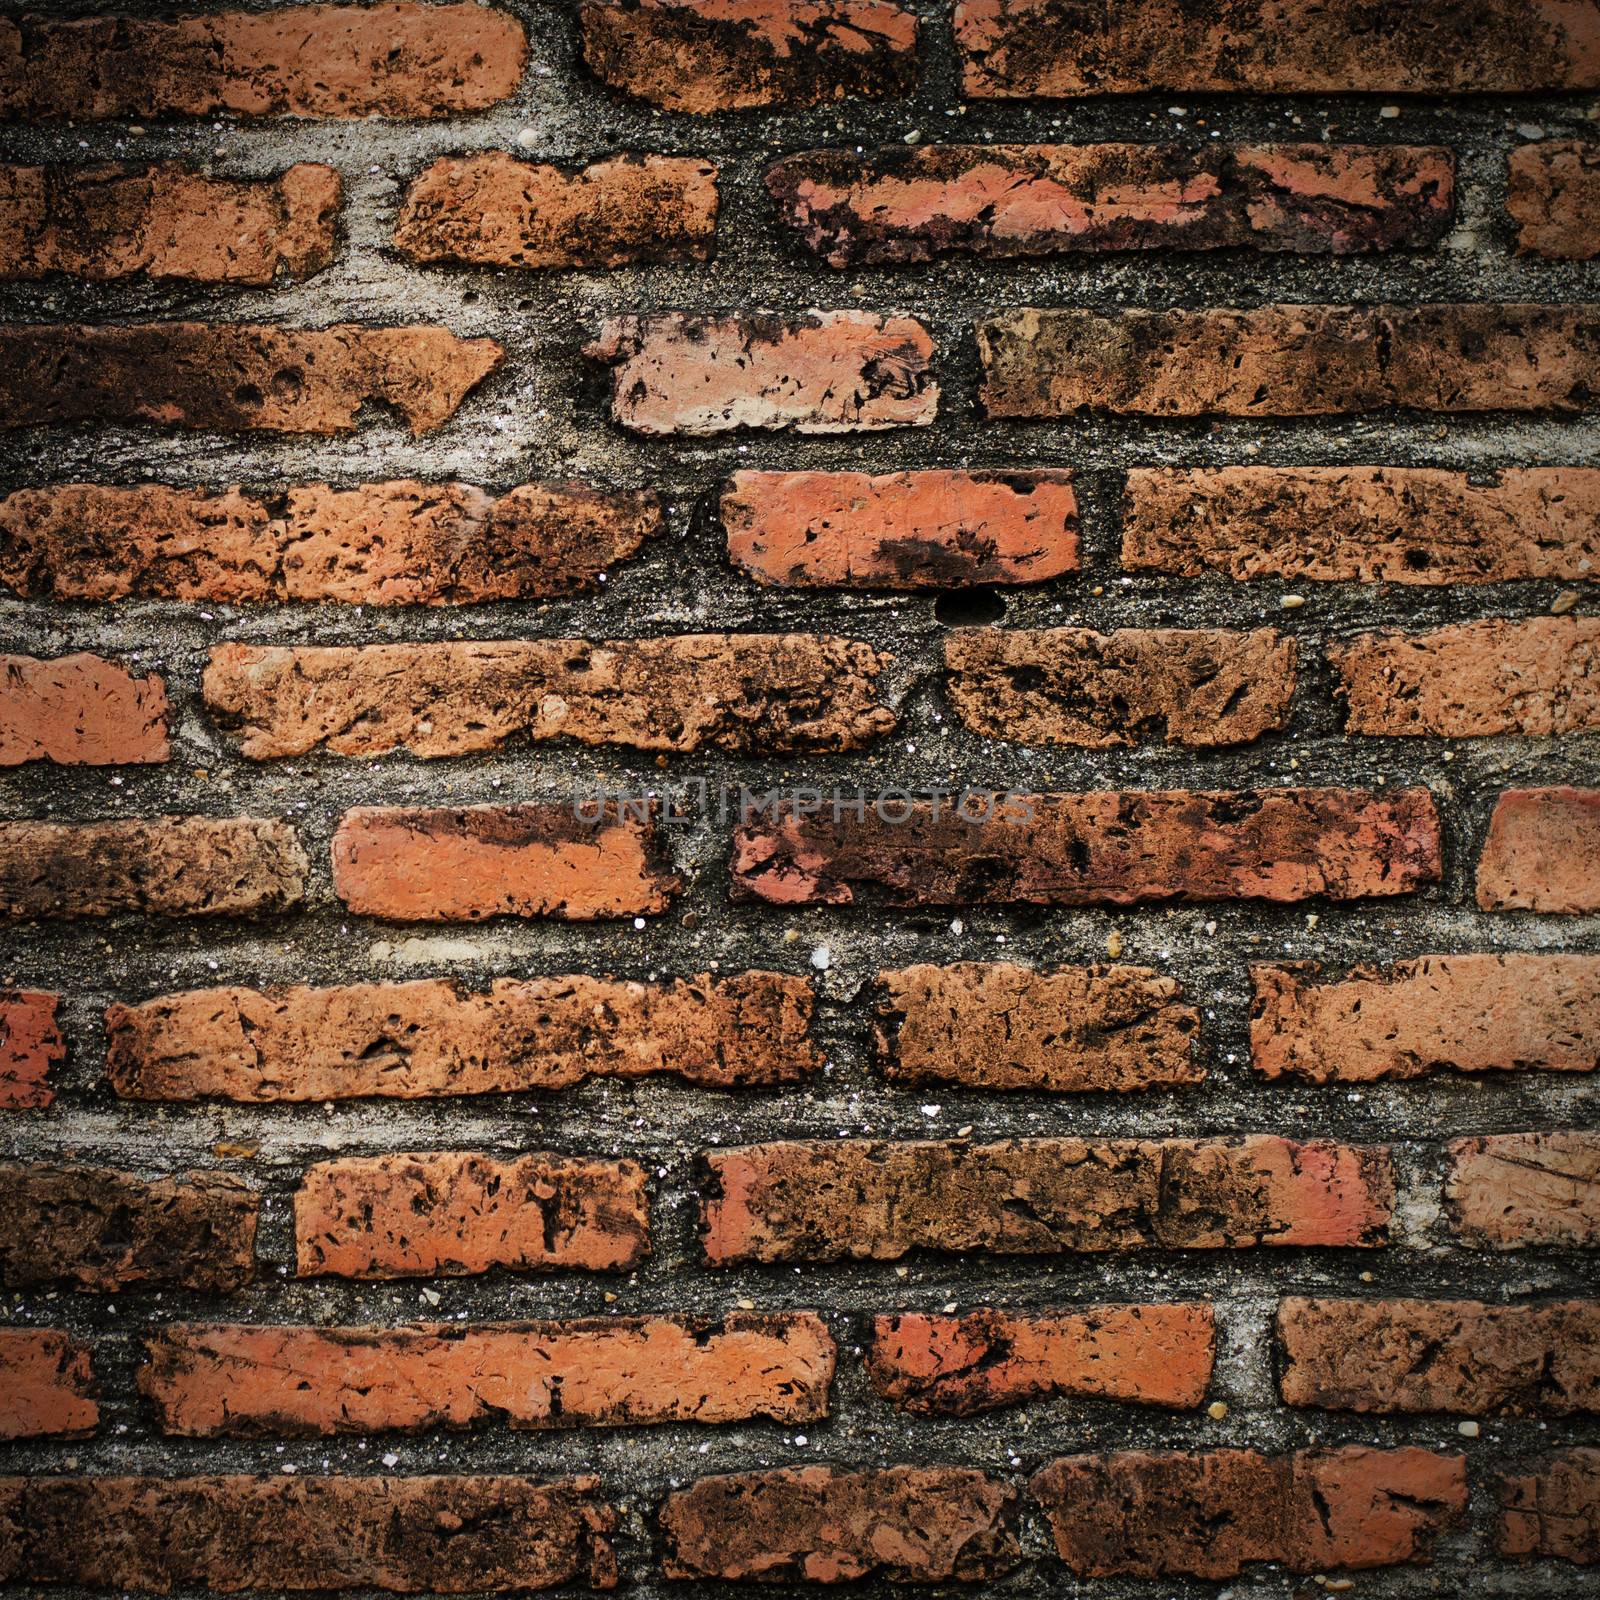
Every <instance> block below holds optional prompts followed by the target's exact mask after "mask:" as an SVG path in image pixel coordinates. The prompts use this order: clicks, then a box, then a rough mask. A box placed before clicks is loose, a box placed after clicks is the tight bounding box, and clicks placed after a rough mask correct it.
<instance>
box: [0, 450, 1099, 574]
mask: <svg viewBox="0 0 1600 1600" xmlns="http://www.w3.org/2000/svg"><path fill="white" fill-rule="evenodd" d="M3 505H4V503H3V502H0V515H3ZM722 523H723V526H724V527H725V528H726V529H727V532H728V559H729V560H730V561H732V562H733V564H734V565H735V566H736V567H739V568H740V569H741V570H743V571H744V572H746V573H748V574H749V575H750V576H751V577H752V578H754V579H755V580H756V582H757V583H765V584H773V585H777V586H780V587H785V588H794V589H960V588H965V587H967V586H968V585H971V584H1016V583H1040V582H1043V581H1044V580H1045V579H1046V578H1057V577H1060V576H1061V575H1062V574H1063V573H1067V572H1076V571H1077V570H1078V501H1077V497H1076V496H1075V495H1074V494H1073V491H1072V474H1071V473H1070V472H1055V471H1049V470H1040V471H1037V472H953V471H925V472H886V473H882V474H879V475H878V476H873V475H872V474H871V473H866V472H736V473H734V475H733V477H732V479H730V480H729V482H728V485H727V487H726V488H725V489H724V491H723V495H722Z"/></svg>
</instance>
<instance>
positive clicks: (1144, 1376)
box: [867, 1305, 1217, 1417]
mask: <svg viewBox="0 0 1600 1600" xmlns="http://www.w3.org/2000/svg"><path fill="white" fill-rule="evenodd" d="M1216 1346H1217V1338H1216V1320H1215V1318H1214V1316H1213V1315H1212V1310H1211V1307H1210V1306H1209V1305H1150V1306H1091V1307H1089V1308H1088V1309H1086V1310H1083V1311H1044V1312H1032V1313H1025V1312H1012V1311H992V1310H988V1309H985V1310H982V1311H971V1312H968V1313H967V1314H966V1315H965V1316H960V1317H957V1316H927V1315H924V1314H922V1313H919V1312H911V1311H904V1312H900V1313H898V1314H896V1315H893V1316H882V1317H875V1318H874V1319H873V1325H872V1347H871V1349H870V1350H869V1351H868V1353H867V1375H868V1377H869V1378H871V1380H872V1387H873V1388H874V1389H875V1390H876V1391H877V1392H878V1394H880V1395H881V1396H882V1397H883V1398H884V1399H885V1400H889V1401H892V1402H893V1403H894V1404H895V1405H897V1406H900V1407H901V1408H902V1409H903V1410H906V1411H914V1412H919V1413H922V1414H924V1415H948V1416H958V1417H964V1416H970V1415H972V1413H974V1412H976V1411H990V1410H993V1409H994V1407H996V1406H1009V1405H1016V1404H1017V1403H1018V1402H1019V1401H1024V1400H1035V1399H1039V1398H1041V1397H1044V1396H1050V1395H1071V1396H1073V1397H1075V1398H1095V1399H1107V1400H1132V1401H1136V1402H1138V1403H1139V1404H1140V1405H1151V1406H1175V1407H1180V1408H1187V1407H1192V1406H1197V1405H1199V1404H1200V1402H1201V1401H1202V1400H1203V1399H1204V1398H1205V1393H1206V1389H1207V1388H1208V1387H1209V1385H1210V1383H1211V1367H1212V1362H1213V1361H1214V1360H1215V1357H1216Z"/></svg>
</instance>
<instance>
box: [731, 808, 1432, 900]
mask: <svg viewBox="0 0 1600 1600" xmlns="http://www.w3.org/2000/svg"><path fill="white" fill-rule="evenodd" d="M941 804H942V809H937V814H936V808H938V807H940V806H941ZM986 806H987V809H985V807H986ZM888 815H889V816H891V817H898V815H899V811H898V809H894V808H891V809H890V810H889V812H888ZM965 816H966V817H971V818H973V819H974V820H971V821H968V820H965V819H964V816H963V814H961V813H959V812H958V802H957V800H956V799H954V798H952V799H951V800H949V801H946V802H942V803H940V802H934V801H920V802H917V805H916V808H915V810H914V811H913V813H912V815H911V816H910V818H909V819H908V820H906V821H904V822H898V821H894V822H891V821H885V820H884V819H883V818H882V817H880V816H879V815H878V813H877V811H876V810H874V809H873V808H871V807H869V808H868V809H867V813H866V820H865V822H862V821H860V820H858V819H856V818H855V817H854V816H853V815H850V814H848V813H846V814H845V815H844V816H843V818H842V819H840V820H835V818H834V816H833V814H832V812H831V811H827V810H825V811H824V812H823V813H821V814H818V815H815V816H798V815H796V814H795V813H794V812H793V810H788V811H785V812H783V813H781V814H780V815H779V816H778V817H777V818H776V819H775V820H774V821H772V822H766V821H762V822H752V823H749V824H747V825H744V826H741V827H740V828H738V829H737V830H736V831H735V834H734V854H733V883H732V892H733V894H734V897H735V898H736V899H759V900H770V901H775V902H777V903H779V904H784V905H850V904H852V903H853V902H854V901H855V899H856V897H857V895H858V894H862V893H863V892H864V891H871V893H870V894H867V895H866V896H865V898H868V899H871V900H875V901H883V902H887V903H889V904H892V905H1005V904H1016V905H1137V904H1139V903H1141V902H1143V901H1151V900H1234V899H1258V900H1273V901H1280V902H1282V901H1294V900H1303V899H1307V898H1310V897H1313V896H1317V895H1326V896H1328V897H1329V898H1331V899H1335V900H1356V899H1363V898H1365V897H1367V896H1370V895H1395V894H1408V893H1410V892H1411V891H1412V890H1414V889H1417V888H1419V887H1421V886H1422V885H1423V884H1425V883H1432V882H1435V881H1437V879H1438V877H1439V872H1440V857H1439V819H1438V814H1437V812H1436V810H1435V808H1434V804H1433V797H1432V796H1431V795H1430V794H1429V793H1428V792H1427V791H1426V790H1425V789H1407V790H1397V791H1394V792H1392V793H1389V794H1385V795H1377V794H1370V793H1366V792H1363V791H1361V790H1353V789H1266V790H1234V791H1223V792H1219V793H1210V794H1207V793H1190V792H1186V791H1167V792H1163V791H1160V790H1143V791H1127V792H1116V791H1110V792H1102V793H1090V794H1039V795H1013V796H1010V797H997V798H996V799H995V800H994V801H993V803H992V804H989V803H988V801H987V800H986V799H985V798H982V797H980V798H979V799H974V800H970V801H969V802H967V803H966V809H965Z"/></svg>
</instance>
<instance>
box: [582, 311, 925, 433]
mask: <svg viewBox="0 0 1600 1600" xmlns="http://www.w3.org/2000/svg"><path fill="white" fill-rule="evenodd" d="M584 354H585V355H587V356H590V357H592V358H593V359H595V360H596V361H603V362H605V363H606V364H607V365H608V366H611V367H612V368H614V369H615V370H614V371H613V372H612V374H611V415H612V418H613V420H614V421H616V422H618V423H620V424H621V425H622V426H623V427H625V428H627V429H629V430H630V431H631V432H633V433H644V434H685V435H689V436H693V437H699V436H704V435H708V434H715V433H729V432H731V431H733V430H734V429H737V428H764V429H769V430H771V429H778V428H793V429H794V431H795V432H796V433H860V432H866V431H871V430H874V429H878V428H900V427H906V426H924V427H925V426H926V425H927V424H928V423H930V422H932V421H933V418H934V413H935V412H936V411H937V410H938V406H939V386H938V384H936V383H935V382H933V380H932V377H931V375H930V363H931V361H932V359H933V340H932V339H931V338H930V337H929V336H928V330H927V329H926V328H925V327H923V325H922V324H921V323H920V322H918V321H917V320H916V318H915V317H900V316H885V315H880V314H879V313H877V312H875V311H807V312H802V313H799V314H798V315H795V316H790V317H782V316H777V315H772V314H764V313H757V312H747V313H744V314H743V315H740V316H697V315H691V314H689V313H687V312H683V311H665V312H660V313H657V314H654V315H651V316H629V317H612V318H610V319H608V320H607V321H606V322H605V323H604V324H603V325H602V326H601V329H600V337H599V338H598V339H597V340H595V341H594V343H592V344H589V345H586V346H585V347H584Z"/></svg>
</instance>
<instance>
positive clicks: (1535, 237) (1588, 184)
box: [1506, 139, 1600, 261]
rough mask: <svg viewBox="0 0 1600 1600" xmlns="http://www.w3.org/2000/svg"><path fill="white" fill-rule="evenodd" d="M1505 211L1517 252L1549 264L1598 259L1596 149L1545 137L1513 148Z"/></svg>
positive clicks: (1599, 151)
mask: <svg viewBox="0 0 1600 1600" xmlns="http://www.w3.org/2000/svg"><path fill="white" fill-rule="evenodd" d="M1508 167H1509V170H1508V172H1507V180H1508V182H1507V188H1506V210H1507V211H1508V212H1509V213H1510V215H1511V220H1512V221H1513V222H1515V223H1516V224H1517V248H1518V249H1519V250H1522V251H1525V252H1526V253H1528V254H1529V255H1536V256H1545V257H1548V258H1550V259H1552V260H1569V261H1592V260H1593V259H1594V258H1595V257H1596V256H1600V145H1595V144H1592V143H1590V142H1588V141H1586V140H1581V139H1551V140H1549V141H1548V142H1547V143H1544V144H1524V145H1519V146H1518V147H1517V148H1516V149H1515V150H1513V151H1512V152H1511V156H1510V160H1509V162H1508Z"/></svg>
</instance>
